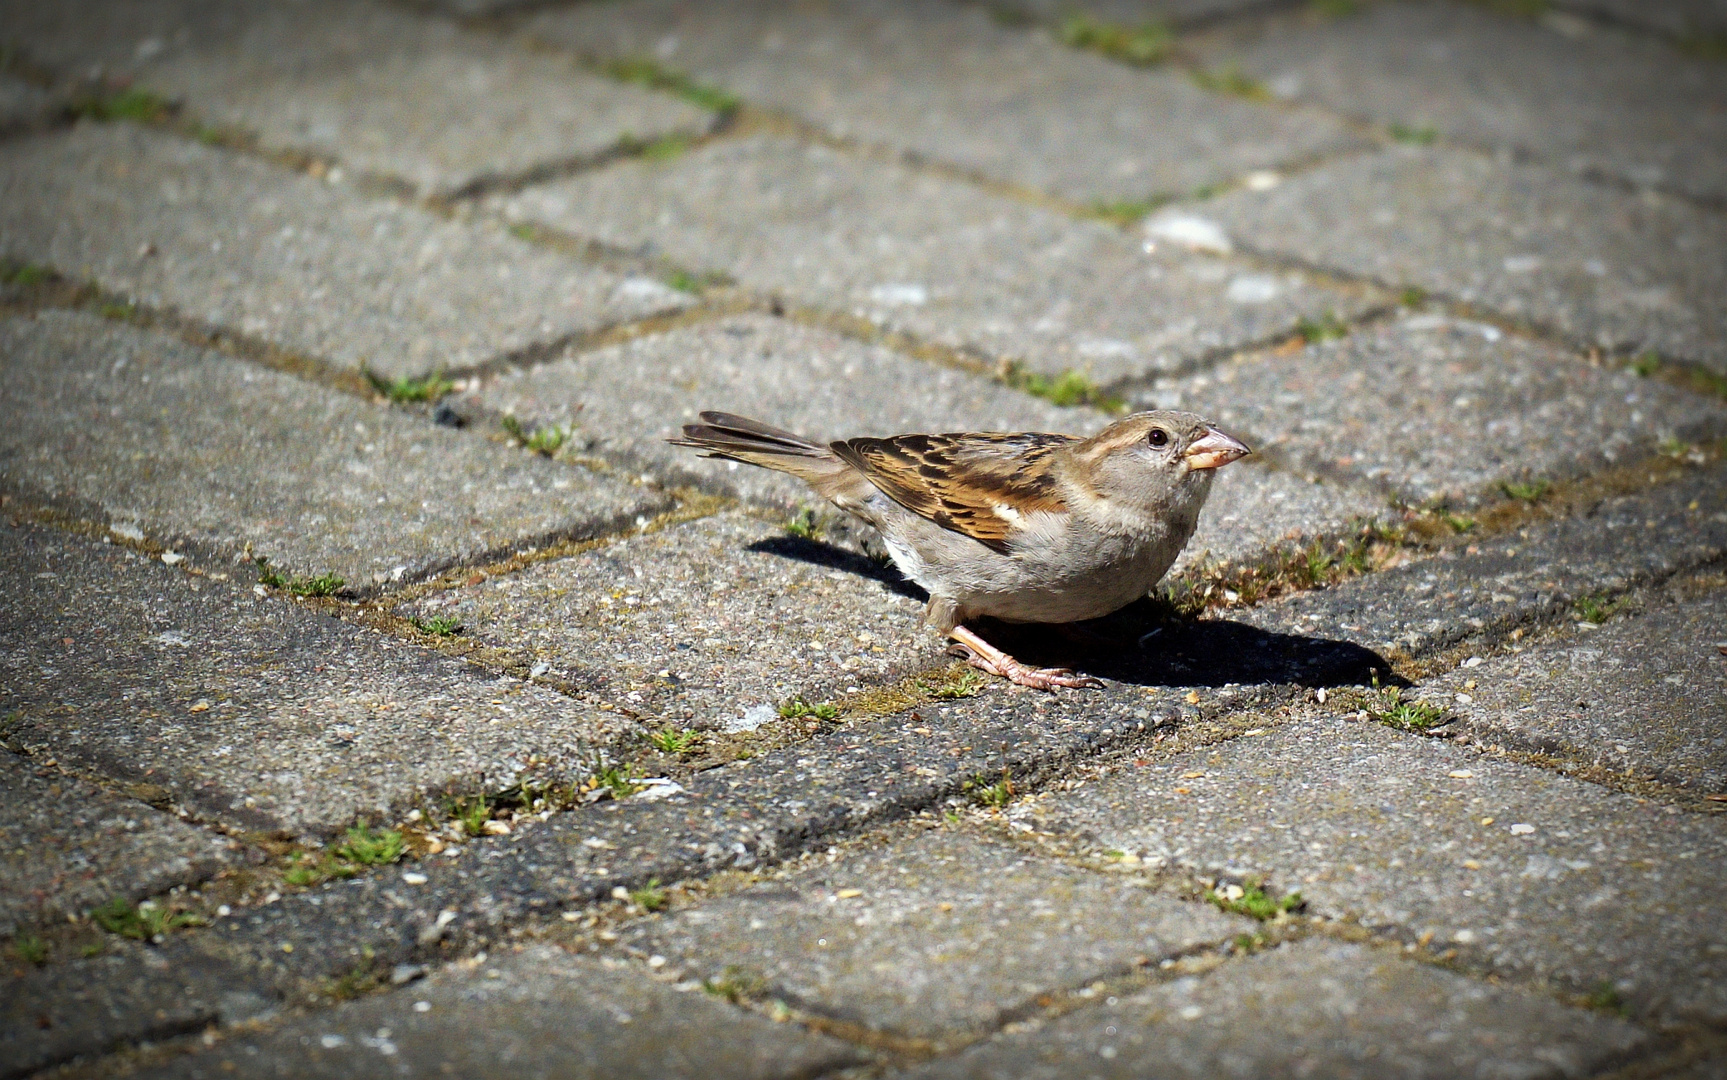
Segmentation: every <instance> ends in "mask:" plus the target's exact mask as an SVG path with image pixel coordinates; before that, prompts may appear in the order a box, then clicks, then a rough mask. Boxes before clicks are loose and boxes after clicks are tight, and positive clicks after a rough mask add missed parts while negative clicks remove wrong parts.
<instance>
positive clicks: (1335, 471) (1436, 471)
mask: <svg viewBox="0 0 1727 1080" xmlns="http://www.w3.org/2000/svg"><path fill="white" fill-rule="evenodd" d="M1136 398H1138V399H1139V402H1138V403H1145V404H1156V405H1157V406H1159V407H1162V408H1181V409H1191V410H1193V411H1195V412H1199V413H1203V414H1205V415H1207V416H1211V417H1215V418H1216V419H1218V420H1219V421H1221V422H1222V423H1223V425H1224V426H1225V427H1226V428H1228V429H1229V430H1230V431H1231V432H1233V433H1235V434H1237V435H1239V436H1240V437H1242V438H1244V439H1246V440H1247V441H1248V442H1249V443H1250V444H1251V445H1252V446H1253V447H1254V449H1255V450H1258V451H1261V452H1264V453H1266V454H1268V455H1272V456H1273V457H1274V458H1275V459H1276V460H1279V461H1283V462H1286V463H1287V464H1288V466H1289V467H1291V468H1293V469H1295V470H1297V471H1300V472H1308V473H1314V474H1318V475H1330V476H1343V477H1351V476H1353V477H1358V478H1360V479H1362V480H1365V481H1367V482H1369V483H1371V484H1373V485H1376V486H1378V487H1379V488H1380V489H1381V490H1383V491H1385V492H1386V493H1387V494H1389V495H1391V496H1393V497H1395V498H1397V499H1399V500H1402V501H1404V502H1408V503H1422V502H1426V501H1428V500H1431V499H1445V500H1447V501H1449V502H1451V503H1452V504H1454V505H1467V504H1469V503H1472V502H1476V501H1478V500H1481V499H1483V498H1486V499H1491V500H1497V499H1500V498H1503V494H1502V492H1501V490H1500V484H1501V483H1503V482H1505V481H1525V480H1528V479H1529V478H1532V477H1542V478H1546V479H1549V480H1559V479H1571V478H1575V477H1578V476H1585V475H1589V474H1592V473H1595V472H1598V471H1600V470H1601V469H1603V468H1606V467H1611V466H1613V465H1617V464H1624V463H1627V462H1630V461H1634V460H1636V459H1638V458H1640V457H1644V456H1647V455H1650V454H1653V453H1654V452H1655V451H1656V448H1657V447H1659V446H1660V445H1661V444H1662V443H1663V442H1665V441H1666V440H1668V439H1674V438H1677V439H1680V440H1682V441H1685V442H1700V441H1706V440H1709V439H1714V438H1719V437H1720V436H1721V435H1723V434H1727V407H1723V406H1722V405H1721V404H1719V403H1717V402H1715V401H1713V400H1711V399H1709V398H1706V397H1703V396H1701V395H1697V394H1693V393H1690V392H1687V391H1684V390H1680V389H1676V388H1675V387H1672V386H1670V385H1668V384H1666V383H1663V382H1658V381H1655V380H1651V379H1642V378H1639V377H1638V376H1637V375H1636V374H1635V373H1633V372H1631V371H1629V370H1624V369H1602V368H1599V367H1594V366H1592V365H1590V364H1588V363H1585V362H1583V361H1581V360H1580V359H1578V358H1577V357H1575V356H1572V355H1570V354H1568V353H1566V352H1564V351H1562V350H1559V349H1555V348H1552V347H1551V346H1547V345H1544V344H1541V343H1538V342H1532V341H1528V340H1524V339H1520V338H1515V337H1510V336H1508V335H1505V334H1503V333H1501V332H1500V331H1499V330H1498V329H1496V328H1495V327H1491V326H1485V325H1482V324H1479V323H1470V322H1464V321H1460V320H1452V319H1447V318H1443V317H1440V316H1434V315H1415V316H1411V317H1405V318H1401V319H1398V320H1396V321H1394V322H1391V323H1389V324H1379V325H1374V326H1370V327H1366V328H1363V329H1361V330H1359V331H1357V332H1355V333H1353V334H1351V335H1349V337H1347V338H1345V339H1343V340H1341V341H1328V342H1324V343H1322V344H1317V345H1311V346H1308V347H1307V348H1305V349H1303V350H1302V351H1301V352H1299V353H1297V354H1296V355H1294V356H1280V355H1277V354H1274V353H1260V354H1256V355H1250V356H1247V357H1244V358H1242V359H1240V360H1233V361H1230V362H1228V363H1225V364H1222V365H1219V366H1218V367H1216V368H1213V369H1211V370H1209V371H1207V372H1205V373H1203V374H1200V375H1193V376H1188V377H1185V378H1180V379H1166V380H1159V381H1158V382H1156V383H1154V384H1153V385H1152V386H1151V387H1149V388H1148V389H1147V390H1145V391H1142V392H1140V393H1138V394H1136Z"/></svg>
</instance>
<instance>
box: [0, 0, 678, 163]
mask: <svg viewBox="0 0 1727 1080" xmlns="http://www.w3.org/2000/svg"><path fill="white" fill-rule="evenodd" d="M32 6H34V7H37V8H38V9H40V8H42V7H47V8H51V9H52V8H60V10H59V13H58V15H56V14H55V13H54V12H52V11H40V10H38V11H36V12H32V13H19V14H20V16H21V21H22V24H23V25H21V26H19V28H18V29H19V31H21V32H20V33H19V34H18V38H19V40H20V41H21V43H22V44H23V46H24V47H25V48H26V49H30V48H31V47H32V45H33V43H34V42H35V41H37V40H40V41H42V43H43V45H44V46H45V47H46V49H47V50H48V51H51V52H52V53H53V54H54V55H55V58H56V60H57V61H58V62H59V64H60V65H62V66H64V67H65V68H67V69H77V68H79V67H82V66H83V65H84V64H87V63H90V62H91V61H100V60H101V59H103V58H105V57H108V56H116V57H117V58H118V59H120V63H121V65H122V66H123V67H124V68H125V69H126V70H127V72H128V74H129V75H130V76H131V77H132V78H134V79H135V80H136V81H137V84H138V85H140V86H144V87H148V88H149V89H150V90H152V91H153V92H155V93H158V94H160V95H162V96H163V97H166V98H168V99H171V100H175V101H179V102H182V103H183V104H184V107H185V108H186V109H188V110H189V111H190V112H191V113H192V114H194V115H196V116H197V117H198V118H199V119H200V120H201V121H202V122H204V123H207V124H219V125H223V126H225V127H232V128H237V129H239V130H241V131H244V132H248V133H255V134H256V135H257V136H258V138H259V140H260V143H261V144H262V145H263V146H264V147H266V148H268V149H293V150H298V151H306V152H310V153H313V154H317V155H320V156H328V157H332V158H334V159H335V160H337V161H339V162H341V163H343V164H345V165H347V166H349V167H351V168H358V169H363V170H367V171H370V172H374V173H380V174H383V175H387V176H390V177H394V178H397V179H400V180H404V181H406V182H407V183H409V184H410V185H412V186H413V187H415V188H416V189H418V190H419V191H420V192H422V193H425V194H434V195H438V194H450V193H454V192H457V191H461V190H464V189H473V188H475V187H478V186H483V185H484V184H485V183H486V182H487V181H489V180H494V179H498V178H512V177H520V176H523V175H527V174H531V173H532V172H533V171H534V170H544V169H546V168H548V167H556V166H561V165H566V164H568V163H572V162H576V161H581V160H584V159H589V158H592V157H593V156H594V155H596V154H598V153H600V152H601V151H604V150H607V149H610V148H612V147H614V146H616V145H618V143H619V142H620V140H622V139H624V138H626V137H628V138H634V139H641V140H649V139H653V138H657V137H660V136H664V135H669V134H674V133H681V134H684V135H692V134H697V133H699V132H701V131H703V130H705V129H706V127H707V126H708V124H709V122H710V117H709V114H708V113H706V112H705V111H704V110H701V109H698V108H696V107H695V106H693V105H690V104H688V103H687V102H684V101H680V100H678V99H677V98H675V97H672V96H670V95H667V94H656V93H653V92H652V91H649V90H646V89H643V88H640V87H634V86H628V85H623V84H619V83H617V82H614V81H612V80H609V79H603V78H600V77H598V76H595V75H592V74H590V73H588V72H585V71H583V70H581V69H580V68H579V67H578V66H577V65H576V64H574V63H573V62H571V60H570V59H569V58H567V57H561V56H557V55H554V54H547V53H543V52H533V51H528V50H523V49H518V48H513V47H511V46H510V45H508V44H506V43H504V42H502V41H500V40H499V39H498V38H496V37H495V36H492V35H486V34H482V33H474V32H471V31H466V30H463V29H461V28H460V27H458V26H457V25H455V24H454V23H453V22H448V21H444V20H436V19H426V18H419V17H415V16H414V15H412V14H410V13H408V12H405V11H400V10H396V9H392V8H390V7H387V6H384V5H381V4H378V5H374V4H366V3H358V4H347V3H322V2H318V3H299V4H294V5H291V6H287V5H281V4H274V3H267V2H260V0H246V2H242V3H236V4H229V5H226V7H227V8H228V9H229V10H227V11H225V12H223V13H221V14H220V15H219V16H218V15H215V14H214V13H212V12H208V11H201V10H198V8H197V7H196V6H195V5H187V4H185V3H173V4H156V3H145V4H141V5H140V4H136V3H133V2H132V0H118V2H103V3H96V4H82V5H79V6H78V7H77V8H76V9H73V8H69V7H68V8H61V6H60V5H32ZM139 6H142V7H144V8H146V11H144V12H136V11H134V12H130V13H121V12H120V11H118V10H116V9H123V8H132V7H139ZM149 9H154V10H153V11H151V10H149ZM152 16H154V18H152ZM206 19H214V20H215V21H216V24H217V26H218V27H220V28H221V29H220V30H219V31H218V32H216V33H212V32H211V29H210V28H209V27H208V26H206V27H203V28H198V29H194V28H192V27H190V26H188V25H187V23H189V22H191V21H193V20H199V21H203V20H206ZM74 20H75V21H76V23H77V25H76V27H73V26H70V25H67V24H68V23H71V22H73V21H74ZM141 23H149V24H152V28H153V31H154V32H153V33H147V34H139V32H138V30H139V24H141ZM104 35H113V36H114V37H115V38H117V39H118V40H114V41H108V40H103V38H104ZM199 38H204V39H206V40H197V39H199ZM209 38H215V39H216V40H214V41H212V40H208V39H209ZM147 42H154V45H150V44H146V43H147ZM128 48H130V49H131V55H130V56H129V57H127V56H126V55H125V50H126V49H128Z"/></svg>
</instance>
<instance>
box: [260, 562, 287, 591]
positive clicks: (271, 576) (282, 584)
mask: <svg viewBox="0 0 1727 1080" xmlns="http://www.w3.org/2000/svg"><path fill="white" fill-rule="evenodd" d="M252 561H253V562H255V563H257V564H258V584H260V585H263V586H266V587H268V588H271V589H285V588H287V587H288V578H287V576H286V575H284V574H283V573H282V572H281V571H279V570H277V569H276V568H275V567H273V566H271V565H270V560H268V559H266V558H264V557H263V556H261V555H260V556H259V557H258V558H256V559H253V560H252Z"/></svg>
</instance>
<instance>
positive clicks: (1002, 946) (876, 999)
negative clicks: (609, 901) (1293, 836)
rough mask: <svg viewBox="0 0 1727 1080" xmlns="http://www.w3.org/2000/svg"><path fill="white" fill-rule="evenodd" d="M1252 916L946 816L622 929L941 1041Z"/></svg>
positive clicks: (1233, 931)
mask: <svg viewBox="0 0 1727 1080" xmlns="http://www.w3.org/2000/svg"><path fill="white" fill-rule="evenodd" d="M1252 926H1253V924H1252V923H1251V922H1250V921H1249V920H1247V919H1245V918H1243V917H1241V916H1226V915H1223V914H1221V913H1219V912H1218V911H1217V910H1216V909H1215V908H1213V907H1211V906H1210V905H1202V904H1196V903H1187V902H1183V901H1180V900H1176V899H1173V898H1170V897H1167V896H1162V895H1159V894H1157V893H1155V892H1152V891H1151V890H1149V889H1146V888H1144V887H1143V886H1138V885H1133V884H1125V883H1123V882H1120V881H1117V880H1114V879H1111V878H1109V877H1107V876H1104V875H1100V874H1096V873H1094V872H1091V871H1088V870H1079V869H1074V868H1070V867H1067V866H1063V865H1062V864H1061V863H1059V862H1056V861H1054V860H1052V859H1044V858H1039V857H1037V856H1034V855H1029V854H1026V853H1024V852H1021V851H1018V850H1016V849H1014V848H1013V847H1011V846H1009V845H1007V844H1004V843H1002V842H1001V841H999V840H991V839H987V838H983V837H980V836H976V835H972V834H969V833H967V832H965V831H962V830H961V829H960V828H958V827H945V828H936V829H933V830H930V831H925V832H921V833H920V834H916V835H913V836H910V837H908V838H904V839H901V840H899V841H897V842H895V843H892V844H889V845H884V846H882V847H880V848H877V849H874V850H867V851H862V852H858V853H856V854H853V855H850V856H848V857H845V858H842V859H841V860H840V861H839V862H837V863H832V864H829V865H825V866H824V865H820V864H819V863H818V865H817V866H815V867H813V868H811V869H807V870H802V871H799V872H797V873H795V874H790V875H787V876H784V877H780V878H775V879H773V880H770V881H767V882H764V883H762V884H760V885H756V886H754V887H752V888H749V889H746V890H744V891H742V892H739V893H736V894H734V895H731V896H727V897H725V898H724V899H720V900H715V901H711V902H709V903H705V904H699V905H697V906H694V907H691V908H687V909H684V910H681V911H678V912H676V913H673V914H667V915H663V916H659V917H655V918H649V919H646V920H644V921H642V922H640V923H638V924H636V925H635V926H633V927H631V928H630V929H629V930H628V931H627V932H625V933H624V934H623V935H622V939H621V940H622V944H623V945H624V946H625V947H627V948H629V949H631V950H632V951H635V952H637V953H639V954H641V955H642V956H644V957H647V956H650V955H660V956H664V957H665V958H666V960H667V962H668V967H670V966H676V967H678V968H681V969H682V973H683V974H686V975H687V976H689V977H695V978H708V979H719V978H722V977H724V975H725V973H726V969H727V968H728V967H730V968H733V969H735V970H742V971H743V972H744V973H745V975H744V977H745V978H755V979H761V980H765V982H766V989H765V991H764V993H766V994H769V995H771V996H777V997H784V998H785V999H786V1000H787V1001H788V1002H793V1003H795V1004H797V1005H798V1006H800V1007H802V1008H807V1009H813V1010H815V1011H817V1012H820V1013H822V1014H825V1015H828V1016H835V1017H838V1018H839V1019H841V1020H844V1021H847V1022H850V1023H854V1024H861V1025H864V1026H865V1027H869V1028H874V1029H878V1030H883V1031H888V1032H891V1033H894V1034H896V1035H900V1036H904V1037H911V1038H924V1039H931V1040H934V1041H936V1042H938V1043H940V1042H948V1041H952V1040H953V1039H954V1038H955V1037H956V1035H957V1034H958V1033H959V1032H964V1031H976V1030H988V1029H991V1028H994V1027H996V1026H998V1025H999V1024H1000V1023H1001V1022H1002V1021H1003V1020H1005V1019H1007V1018H1008V1017H1009V1016H1010V1015H1011V1014H1013V1013H1014V1012H1016V1011H1019V1010H1021V1009H1022V1008H1023V1007H1024V1006H1025V1005H1026V1004H1027V1003H1029V1002H1031V1001H1033V1000H1035V999H1037V998H1039V997H1040V996H1043V995H1049V994H1058V993H1060V992H1062V991H1065V990H1070V989H1078V988H1080V987H1084V986H1087V985H1089V984H1090V983H1091V982H1093V981H1094V980H1096V979H1098V978H1105V977H1110V976H1116V975H1120V974H1123V973H1125V972H1128V971H1132V970H1134V969H1135V968H1136V967H1139V966H1143V965H1146V964H1155V963H1157V962H1159V961H1161V960H1166V959H1170V958H1173V957H1176V956H1180V955H1182V954H1184V953H1187V952H1189V951H1192V950H1195V949H1197V948H1199V947H1202V946H1205V945H1208V944H1212V943H1215V942H1221V941H1226V940H1229V939H1230V938H1232V937H1234V936H1235V935H1237V934H1240V933H1243V932H1246V931H1248V930H1251V929H1252ZM735 977H737V976H735V975H734V978H735Z"/></svg>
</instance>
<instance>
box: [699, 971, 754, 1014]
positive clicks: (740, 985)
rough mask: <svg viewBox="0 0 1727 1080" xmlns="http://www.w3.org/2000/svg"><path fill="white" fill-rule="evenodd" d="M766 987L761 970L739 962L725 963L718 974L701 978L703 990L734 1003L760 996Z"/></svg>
mask: <svg viewBox="0 0 1727 1080" xmlns="http://www.w3.org/2000/svg"><path fill="white" fill-rule="evenodd" d="M767 988H768V980H767V978H766V977H765V976H764V975H762V974H761V972H759V971H754V970H751V969H750V968H746V967H743V966H741V965H739V964H727V965H726V966H725V969H724V970H722V971H721V972H720V973H719V975H718V976H716V977H714V978H712V979H703V980H702V989H703V990H705V991H706V992H708V993H709V994H712V995H713V996H714V997H717V998H724V999H726V1000H727V1001H729V1002H731V1003H732V1004H734V1005H736V1004H737V1003H739V1002H741V1001H747V1000H749V999H750V998H754V997H760V996H761V995H762V993H763V992H765V991H766V990H767Z"/></svg>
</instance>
